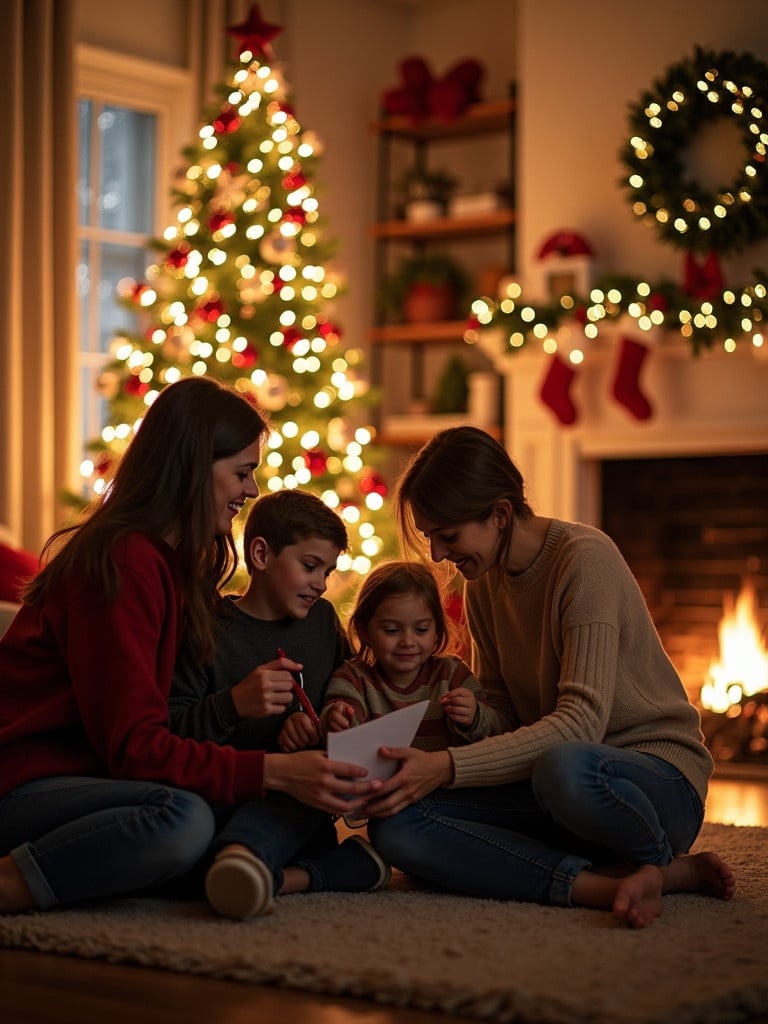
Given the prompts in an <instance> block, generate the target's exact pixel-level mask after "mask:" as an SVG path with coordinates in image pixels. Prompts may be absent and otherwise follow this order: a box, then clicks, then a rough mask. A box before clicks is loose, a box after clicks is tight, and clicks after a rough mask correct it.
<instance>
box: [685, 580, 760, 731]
mask: <svg viewBox="0 0 768 1024" xmlns="http://www.w3.org/2000/svg"><path fill="white" fill-rule="evenodd" d="M723 609H724V615H723V617H722V619H721V620H720V625H719V626H718V637H719V639H720V661H713V662H712V664H711V665H710V666H709V678H708V680H707V682H706V683H705V684H704V686H703V687H702V689H701V703H702V705H703V706H704V707H705V708H708V709H709V710H710V711H717V712H720V713H721V714H722V713H725V712H727V711H728V709H729V708H731V707H733V706H734V705H737V704H738V703H739V702H740V701H741V699H742V697H751V696H752V694H755V693H759V692H760V691H761V690H768V649H766V645H765V641H764V640H763V638H762V637H761V635H760V626H759V623H758V619H757V600H756V597H755V590H754V587H753V586H752V584H750V583H744V584H743V585H742V588H741V592H740V593H739V597H738V599H737V601H736V602H735V605H734V600H733V595H732V594H726V595H725V598H724V600H723Z"/></svg>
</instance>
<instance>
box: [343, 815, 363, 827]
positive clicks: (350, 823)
mask: <svg viewBox="0 0 768 1024" xmlns="http://www.w3.org/2000/svg"><path fill="white" fill-rule="evenodd" d="M341 820H342V821H343V822H344V824H345V825H346V826H347V828H365V826H366V825H367V824H368V819H367V818H356V817H355V816H354V814H345V815H343V817H342V819H341Z"/></svg>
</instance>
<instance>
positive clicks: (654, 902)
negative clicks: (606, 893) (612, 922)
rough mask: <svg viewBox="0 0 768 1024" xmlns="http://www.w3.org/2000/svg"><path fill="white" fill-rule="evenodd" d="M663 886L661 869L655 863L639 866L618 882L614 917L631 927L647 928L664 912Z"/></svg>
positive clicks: (614, 900) (614, 899)
mask: <svg viewBox="0 0 768 1024" xmlns="http://www.w3.org/2000/svg"><path fill="white" fill-rule="evenodd" d="M663 887H664V878H663V875H662V869H661V868H657V867H656V866H655V865H654V864H642V865H641V866H640V867H639V868H638V869H637V871H634V872H633V873H632V874H631V875H627V876H626V877H625V878H622V879H621V880H620V881H619V883H618V885H617V887H616V895H615V896H614V898H613V916H614V917H618V918H619V920H621V921H624V923H625V924H627V925H629V927H630V928H647V927H648V925H649V924H653V922H654V921H655V920H656V918H657V917H660V916H661V912H662V910H663V909H664V904H663V902H662V898H661V894H662V891H663Z"/></svg>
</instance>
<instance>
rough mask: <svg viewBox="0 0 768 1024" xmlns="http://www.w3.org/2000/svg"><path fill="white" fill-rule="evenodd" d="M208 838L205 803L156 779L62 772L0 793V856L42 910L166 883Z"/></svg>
mask: <svg viewBox="0 0 768 1024" xmlns="http://www.w3.org/2000/svg"><path fill="white" fill-rule="evenodd" d="M213 835H214V817H213V812H212V811H211V808H210V807H209V806H208V804H207V803H206V802H205V800H203V799H202V797H199V796H197V795H196V794H194V793H189V792H187V791H186V790H183V789H175V788H173V787H171V786H165V785H162V784H161V783H154V782H133V781H121V780H115V779H92V778H80V777H74V776H71V777H70V776H62V777H56V778H46V779H36V780H35V781H34V782H28V783H26V784H25V785H23V786H19V787H18V789H15V790H12V791H11V792H10V793H7V794H6V795H5V796H4V797H0V856H5V855H6V854H10V855H11V857H12V858H13V860H14V861H15V863H16V865H17V866H18V868H19V870H20V871H21V873H22V875H23V876H24V880H25V881H26V883H27V885H28V886H29V888H30V890H31V892H32V896H33V897H34V900H35V902H36V904H37V906H38V907H39V908H40V909H41V910H47V909H48V908H50V907H54V906H57V905H58V904H68V903H76V902H79V901H80V900H85V899H94V898H98V897H101V896H111V895H116V894H119V893H127V892H134V891H136V890H139V889H145V888H149V887H152V886H158V885H161V884H163V883H166V882H168V881H169V880H171V879H173V878H177V877H179V876H181V875H183V874H184V873H185V872H187V871H188V870H189V869H190V868H191V867H192V866H193V865H194V864H195V863H196V862H197V861H199V860H200V858H201V857H202V856H203V855H204V854H205V852H206V851H207V850H208V848H209V846H210V843H211V840H212V839H213Z"/></svg>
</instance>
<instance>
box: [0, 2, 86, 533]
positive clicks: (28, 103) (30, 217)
mask: <svg viewBox="0 0 768 1024" xmlns="http://www.w3.org/2000/svg"><path fill="white" fill-rule="evenodd" d="M74 12H75V7H74V5H73V4H70V3H57V2H56V0H3V3H2V4H0V123H1V124H3V125H4V126H5V131H6V135H5V138H6V145H5V158H4V162H5V167H6V171H5V175H4V176H3V180H2V183H1V184H0V287H1V288H2V294H3V298H4V303H3V306H4V309H3V321H4V324H3V327H2V328H0V524H4V525H5V526H6V527H7V528H8V529H9V530H10V533H11V535H12V536H13V537H15V539H16V540H17V542H18V543H19V544H20V545H22V546H23V547H25V548H28V549H29V550H32V551H38V550H39V548H40V547H41V545H42V543H43V542H44V540H45V539H46V538H47V537H48V535H49V534H50V533H51V532H52V530H53V529H55V528H56V526H58V525H60V524H61V522H62V521H63V520H64V518H65V516H66V511H65V509H64V508H62V506H61V505H60V502H59V495H60V494H61V493H62V491H63V490H64V489H65V488H66V487H68V486H71V484H72V481H71V479H69V474H71V473H72V471H73V469H74V468H76V457H77V456H76V449H75V444H76V438H75V434H74V424H75V416H74V409H73V403H74V400H75V395H76V387H75V385H76V380H75V376H74V359H73V354H74V352H75V348H76V334H75V332H76V296H75V264H76V256H77V252H76V244H75V240H76V207H75V201H74V195H75V180H76V169H75V161H76V127H75V101H74V68H73V54H74V45H73V44H74V37H73V25H74Z"/></svg>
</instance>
